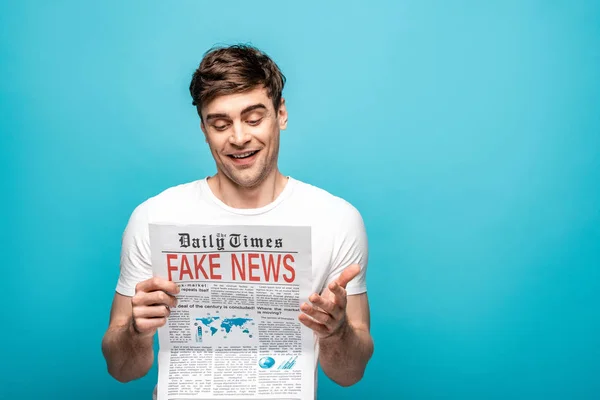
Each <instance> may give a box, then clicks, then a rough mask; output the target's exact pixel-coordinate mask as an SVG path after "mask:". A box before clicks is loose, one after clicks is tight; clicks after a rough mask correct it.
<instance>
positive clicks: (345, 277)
mask: <svg viewBox="0 0 600 400" xmlns="http://www.w3.org/2000/svg"><path fill="white" fill-rule="evenodd" d="M359 272H360V265H358V264H352V265H350V266H349V267H347V268H346V269H345V270H343V271H342V273H341V274H340V276H339V277H338V278H337V279H336V280H335V281H336V282H337V284H338V285H340V286H341V287H343V288H344V289H345V288H346V285H347V284H348V282H350V281H351V280H352V279H354V278H355V277H356V275H358V273H359Z"/></svg>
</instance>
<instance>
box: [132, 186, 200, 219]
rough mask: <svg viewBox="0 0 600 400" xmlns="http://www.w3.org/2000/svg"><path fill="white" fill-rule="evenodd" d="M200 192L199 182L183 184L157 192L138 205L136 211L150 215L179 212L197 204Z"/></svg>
mask: <svg viewBox="0 0 600 400" xmlns="http://www.w3.org/2000/svg"><path fill="white" fill-rule="evenodd" d="M200 192H201V180H195V181H190V182H184V183H180V184H176V185H173V186H170V187H168V188H166V189H163V190H161V191H159V192H158V193H156V194H154V195H152V196H151V197H149V198H147V199H146V200H144V201H143V202H142V203H140V204H139V205H138V206H137V208H136V209H140V210H144V211H145V212H147V213H149V214H150V215H152V214H156V213H162V212H163V211H165V210H167V211H168V210H181V208H182V207H183V208H185V207H186V206H188V205H190V204H197V201H198V198H199V196H200Z"/></svg>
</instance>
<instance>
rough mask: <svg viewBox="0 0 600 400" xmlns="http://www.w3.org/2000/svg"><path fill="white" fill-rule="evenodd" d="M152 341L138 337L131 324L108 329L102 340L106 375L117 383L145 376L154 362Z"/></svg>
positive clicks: (149, 338) (148, 338) (150, 338)
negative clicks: (106, 368) (106, 367)
mask: <svg viewBox="0 0 600 400" xmlns="http://www.w3.org/2000/svg"><path fill="white" fill-rule="evenodd" d="M152 341H153V339H152V336H150V337H139V336H138V335H137V334H136V333H135V331H134V330H133V328H132V326H131V324H127V325H124V326H115V327H111V328H109V329H108V330H107V332H106V334H105V335H104V338H103V340H102V352H103V353H104V358H105V359H106V364H107V366H108V373H109V374H110V375H111V376H113V377H114V378H115V379H116V380H118V381H119V382H129V381H132V380H134V379H138V378H141V377H143V376H144V375H146V374H147V373H148V371H149V370H150V368H152V364H153V362H154V349H153V348H152V344H153V343H152Z"/></svg>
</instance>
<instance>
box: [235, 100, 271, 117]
mask: <svg viewBox="0 0 600 400" xmlns="http://www.w3.org/2000/svg"><path fill="white" fill-rule="evenodd" d="M258 109H263V110H266V109H267V107H265V105H264V104H262V103H258V104H253V105H251V106H248V107H246V108H244V109H243V110H242V113H241V114H242V115H244V114H246V113H249V112H250V111H254V110H258Z"/></svg>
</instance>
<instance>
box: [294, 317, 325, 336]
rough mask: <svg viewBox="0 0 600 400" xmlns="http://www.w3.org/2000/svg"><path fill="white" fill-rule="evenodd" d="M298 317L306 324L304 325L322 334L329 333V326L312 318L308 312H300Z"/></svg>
mask: <svg viewBox="0 0 600 400" xmlns="http://www.w3.org/2000/svg"><path fill="white" fill-rule="evenodd" d="M298 319H299V320H300V322H301V323H302V324H304V326H306V327H308V328H310V329H312V330H313V331H315V332H316V333H317V334H319V335H321V336H325V335H328V334H329V329H327V327H326V326H325V325H323V324H320V323H318V322H316V321H315V320H313V319H311V318H310V317H309V316H307V315H306V314H300V315H299V316H298Z"/></svg>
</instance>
